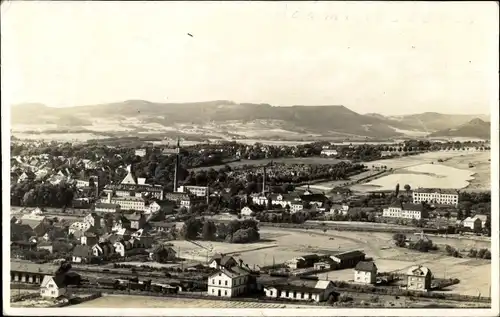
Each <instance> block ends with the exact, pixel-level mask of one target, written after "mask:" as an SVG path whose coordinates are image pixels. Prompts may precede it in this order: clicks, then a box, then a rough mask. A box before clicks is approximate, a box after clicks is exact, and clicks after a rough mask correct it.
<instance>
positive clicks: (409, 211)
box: [382, 201, 429, 220]
mask: <svg viewBox="0 0 500 317" xmlns="http://www.w3.org/2000/svg"><path fill="white" fill-rule="evenodd" d="M382 216H383V217H389V218H403V219H416V220H420V219H425V218H429V211H428V210H427V209H426V208H425V206H424V205H423V204H421V203H420V204H405V203H402V202H400V201H395V202H393V203H392V204H391V205H390V206H389V207H388V208H385V209H384V210H383V212H382Z"/></svg>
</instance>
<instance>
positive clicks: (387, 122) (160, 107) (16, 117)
mask: <svg viewBox="0 0 500 317" xmlns="http://www.w3.org/2000/svg"><path fill="white" fill-rule="evenodd" d="M27 110H29V113H30V114H31V115H30V117H27V116H26V113H27ZM11 114H12V117H11V120H12V124H13V125H14V124H27V125H36V124H37V123H45V124H53V125H56V126H68V125H72V126H81V127H82V128H88V127H89V126H92V125H95V124H94V123H95V122H96V121H98V120H101V121H102V120H108V121H113V120H115V121H116V122H119V124H123V122H124V121H134V120H136V121H138V122H140V123H142V124H143V125H148V124H155V125H159V126H163V127H176V126H179V125H192V126H193V129H196V128H197V127H201V126H205V125H207V124H210V123H217V124H222V125H224V124H226V125H229V123H231V122H233V123H237V122H241V124H246V123H252V122H260V121H266V122H273V123H272V124H271V123H268V126H269V129H273V125H275V127H274V130H275V128H277V127H278V128H279V129H281V130H284V131H290V132H293V133H312V134H318V135H332V134H339V133H340V134H347V135H358V136H363V137H372V138H390V137H399V136H404V135H405V134H407V133H411V132H412V131H414V132H420V133H422V131H423V132H425V133H434V132H437V131H440V130H442V129H444V128H454V127H457V126H459V125H460V124H464V123H466V122H469V121H470V120H472V119H474V118H475V117H476V116H471V115H448V114H440V113H423V114H413V115H403V116H384V115H380V114H376V113H371V114H359V113H357V112H355V111H353V110H351V109H349V108H348V107H346V106H344V105H311V106H304V105H292V106H286V107H282V106H272V105H270V104H266V103H236V102H234V101H230V100H212V101H199V102H185V103H156V102H150V101H147V100H125V101H120V102H114V103H106V104H96V105H83V106H73V107H64V108H56V107H49V106H46V105H42V104H36V103H29V104H25V105H23V104H21V105H16V106H14V107H12V108H11ZM486 117H487V116H482V117H481V118H483V119H485V118H486ZM93 122H94V123H93ZM223 130H224V129H223ZM401 131H406V132H401Z"/></svg>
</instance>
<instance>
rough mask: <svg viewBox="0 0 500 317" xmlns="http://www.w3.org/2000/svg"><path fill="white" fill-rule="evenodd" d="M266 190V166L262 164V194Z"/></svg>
mask: <svg viewBox="0 0 500 317" xmlns="http://www.w3.org/2000/svg"><path fill="white" fill-rule="evenodd" d="M265 192H266V167H265V166H264V175H263V176H262V194H265Z"/></svg>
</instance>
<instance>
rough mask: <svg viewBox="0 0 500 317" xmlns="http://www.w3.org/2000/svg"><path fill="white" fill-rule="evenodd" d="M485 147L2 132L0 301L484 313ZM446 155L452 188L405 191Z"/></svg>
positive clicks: (486, 257)
mask: <svg viewBox="0 0 500 317" xmlns="http://www.w3.org/2000/svg"><path fill="white" fill-rule="evenodd" d="M489 155H490V146H489V143H488V142H485V141H467V142H458V141H430V140H417V139H411V140H404V141H393V142H392V143H391V142H386V143H380V144H376V143H374V144H371V143H370V144H368V143H350V144H335V143H331V142H326V141H324V142H314V143H308V144H299V145H282V146H278V145H266V144H261V143H257V144H255V145H247V144H242V143H237V142H203V143H199V144H195V145H189V146H184V145H182V142H181V140H179V139H177V140H170V143H169V144H168V145H165V144H155V143H152V142H143V141H140V140H137V141H136V142H135V143H129V144H127V145H125V146H124V145H119V144H118V145H116V144H113V145H109V144H104V145H103V144H100V143H98V142H93V141H90V142H86V143H75V144H72V143H69V142H65V143H63V142H55V141H53V142H40V141H26V140H19V139H16V138H13V139H12V143H11V160H10V166H11V177H10V182H11V190H10V196H11V201H10V203H11V215H10V241H11V244H10V252H11V262H10V271H11V305H12V306H13V307H62V306H67V305H76V307H90V306H92V307H99V305H102V307H110V306H112V305H131V306H130V307H136V306H137V305H136V306H134V301H137V300H138V299H137V298H138V297H140V296H145V297H147V298H149V299H150V300H151V301H152V303H153V304H152V305H154V302H155V301H160V300H165V301H169V303H170V304H168V305H170V306H169V307H175V305H179V307H181V306H182V305H184V306H182V307H189V303H191V304H193V301H194V300H196V301H198V302H199V303H205V304H197V307H254V308H273V307H274V308H277V307H297V308H307V307H311V306H312V307H316V308H325V307H457V306H458V307H490V305H491V298H490V297H491V295H490V290H491V286H490V273H488V272H489V271H490V270H491V263H490V259H491V250H490V245H491V238H490V237H491V218H490V215H491V192H490V190H488V188H489V187H490V185H489V164H490V160H489ZM453 162H457V163H456V164H460V167H461V168H462V171H465V172H464V173H468V174H467V175H465V174H464V175H465V176H464V178H463V179H466V181H465V183H466V184H465V185H464V186H460V185H459V184H461V182H464V180H463V179H458V178H457V179H455V178H453V179H452V176H451V175H448V176H442V175H440V174H439V173H438V172H437V171H436V172H435V175H434V176H435V178H436V179H438V178H439V179H443V178H446V177H448V178H450V179H451V181H450V183H452V184H453V185H455V184H458V185H457V186H442V187H440V186H439V184H440V183H439V182H438V181H437V183H436V184H438V185H437V186H428V187H416V186H415V188H413V186H412V185H411V184H412V183H419V181H417V177H422V174H425V175H424V176H427V177H431V176H429V174H432V173H434V172H432V171H433V169H432V168H431V167H432V166H434V167H436V168H438V169H441V170H444V169H446V168H449V169H452V167H450V164H452V163H453ZM419 164H420V165H422V164H424V165H425V168H426V171H428V172H426V173H423V172H421V171H419V170H417V169H416V168H417V167H418V165H419ZM484 166H487V168H484ZM455 170H458V169H455ZM469 171H473V172H469ZM451 173H455V174H456V173H457V172H456V171H455V172H451ZM436 175H437V176H436ZM470 175H475V176H474V177H470ZM484 175H488V178H487V179H486V181H485V179H482V177H484ZM396 176H397V177H398V179H399V180H401V181H394V177H396ZM434 176H432V177H434ZM479 181H481V182H483V183H482V184H479V183H477V182H479ZM474 182H476V183H474ZM474 186H475V187H474ZM471 187H473V188H472V189H471ZM479 272H481V273H479ZM479 276H481V277H479ZM108 294H113V295H120V296H121V297H119V296H113V297H109V296H107V295H108ZM113 300H114V301H119V304H117V303H113V304H110V301H113ZM143 301H144V300H143ZM183 301H184V302H183ZM198 302H197V303H198ZM182 303H184V304H182ZM86 305H89V306H86ZM199 305H205V306H199ZM214 305H215V306H214ZM217 305H218V306H217ZM220 305H225V306H220ZM231 305H233V306H231ZM122 307H125V306H122Z"/></svg>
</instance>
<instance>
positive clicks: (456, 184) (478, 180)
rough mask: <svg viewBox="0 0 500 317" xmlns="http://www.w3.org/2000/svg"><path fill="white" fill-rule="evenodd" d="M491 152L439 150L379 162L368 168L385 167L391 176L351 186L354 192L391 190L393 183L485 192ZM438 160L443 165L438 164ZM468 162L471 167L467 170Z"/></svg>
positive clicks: (489, 184)
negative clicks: (392, 170)
mask: <svg viewBox="0 0 500 317" xmlns="http://www.w3.org/2000/svg"><path fill="white" fill-rule="evenodd" d="M490 155H491V153H490V152H489V151H485V152H475V151H449V152H448V151H441V152H430V153H424V154H421V155H415V156H407V157H400V158H393V159H387V160H379V161H374V162H369V163H367V164H368V165H386V166H387V167H388V168H393V169H394V173H393V174H391V175H388V176H385V177H381V178H379V179H376V180H373V181H371V182H368V183H367V184H363V185H355V186H352V187H351V189H352V190H355V191H362V192H364V191H367V190H377V189H380V190H386V189H393V188H394V186H396V184H397V183H400V184H409V185H410V186H411V187H412V188H416V187H431V188H456V189H466V190H489V189H490V188H491V180H490V173H491V172H490V162H489V161H488V159H489V158H490ZM439 159H442V160H443V161H444V162H438V160H439ZM469 163H472V164H473V165H474V167H472V168H469Z"/></svg>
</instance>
